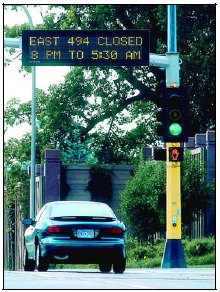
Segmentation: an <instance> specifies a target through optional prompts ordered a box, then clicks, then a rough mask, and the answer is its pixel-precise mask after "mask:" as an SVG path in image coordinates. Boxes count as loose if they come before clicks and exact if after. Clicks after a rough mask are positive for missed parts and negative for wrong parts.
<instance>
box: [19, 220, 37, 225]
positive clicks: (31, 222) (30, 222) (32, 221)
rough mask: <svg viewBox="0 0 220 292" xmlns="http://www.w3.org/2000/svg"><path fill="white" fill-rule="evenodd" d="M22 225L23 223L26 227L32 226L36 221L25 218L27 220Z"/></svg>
mask: <svg viewBox="0 0 220 292" xmlns="http://www.w3.org/2000/svg"><path fill="white" fill-rule="evenodd" d="M22 223H23V224H24V225H32V224H34V223H35V220H33V219H31V218H25V219H23V220H22Z"/></svg>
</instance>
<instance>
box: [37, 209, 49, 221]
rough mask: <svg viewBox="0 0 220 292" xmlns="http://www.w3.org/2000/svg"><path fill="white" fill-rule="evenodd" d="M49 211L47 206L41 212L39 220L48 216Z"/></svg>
mask: <svg viewBox="0 0 220 292" xmlns="http://www.w3.org/2000/svg"><path fill="white" fill-rule="evenodd" d="M47 211H48V207H47V206H46V208H45V209H44V210H43V212H42V213H41V215H40V218H39V220H42V219H44V218H47Z"/></svg>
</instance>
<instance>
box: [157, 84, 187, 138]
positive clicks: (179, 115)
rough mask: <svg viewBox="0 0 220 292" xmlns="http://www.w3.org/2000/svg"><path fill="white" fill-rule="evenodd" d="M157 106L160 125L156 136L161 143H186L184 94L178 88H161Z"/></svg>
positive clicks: (185, 103)
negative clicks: (159, 137) (159, 108)
mask: <svg viewBox="0 0 220 292" xmlns="http://www.w3.org/2000/svg"><path fill="white" fill-rule="evenodd" d="M157 105H158V106H160V107H161V110H160V111H159V112H158V113H157V120H158V122H160V123H161V124H160V125H159V126H158V128H157V134H158V135H159V136H161V140H162V141H163V142H187V141H188V107H187V102H186V98H185V94H184V92H183V91H182V90H181V89H180V88H166V87H163V88H162V92H161V93H160V98H159V99H158V101H157Z"/></svg>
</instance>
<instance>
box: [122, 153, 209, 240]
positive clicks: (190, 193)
mask: <svg viewBox="0 0 220 292" xmlns="http://www.w3.org/2000/svg"><path fill="white" fill-rule="evenodd" d="M181 170H182V173H181V205H182V224H183V226H185V225H189V224H190V223H191V220H192V219H197V218H198V216H199V215H200V214H201V213H202V212H204V211H205V210H206V208H207V206H208V205H209V203H210V185H209V184H207V182H206V181H205V168H204V165H203V164H202V163H201V162H200V163H198V161H195V160H193V159H192V156H191V155H190V154H189V153H188V154H185V159H184V162H183V163H182V168H181ZM165 181H166V169H165V163H164V162H160V161H150V160H149V161H147V162H143V161H142V162H141V163H140V164H139V165H138V168H137V170H136V173H135V175H134V177H132V178H131V179H130V180H129V181H128V183H127V185H126V188H125V189H124V190H123V191H122V193H121V202H122V209H123V210H124V219H125V220H126V222H127V224H128V225H129V226H130V227H131V232H132V235H133V236H136V237H137V238H138V239H139V240H141V241H142V240H149V239H150V238H151V236H152V235H153V234H155V233H156V232H158V231H165V214H166V206H165V202H166V182H165Z"/></svg>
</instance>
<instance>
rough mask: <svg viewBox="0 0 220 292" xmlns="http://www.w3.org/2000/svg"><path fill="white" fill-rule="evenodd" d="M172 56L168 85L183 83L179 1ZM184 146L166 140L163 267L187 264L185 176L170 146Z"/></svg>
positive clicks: (171, 26) (171, 29) (171, 31)
mask: <svg viewBox="0 0 220 292" xmlns="http://www.w3.org/2000/svg"><path fill="white" fill-rule="evenodd" d="M167 29H168V32H167V40H168V52H167V56H168V58H171V59H172V60H173V61H174V63H172V62H171V63H170V65H169V68H168V70H166V87H171V88H172V87H179V55H178V53H177V39H176V5H168V28H167ZM170 147H180V143H179V142H174V143H166V153H167V160H166V173H167V176H166V192H167V195H166V199H167V200H166V205H167V206H166V225H167V227H166V230H167V232H166V245H165V249H164V254H163V259H162V263H161V267H162V268H185V267H186V263H185V257H184V251H183V248H182V242H181V188H180V184H181V177H180V162H173V161H169V148H170Z"/></svg>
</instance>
